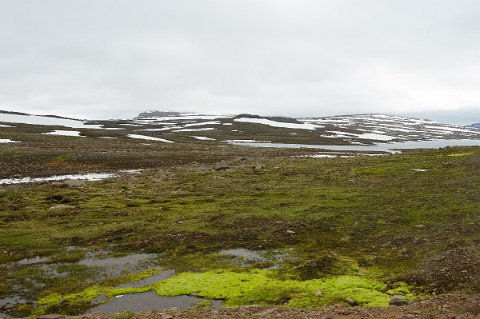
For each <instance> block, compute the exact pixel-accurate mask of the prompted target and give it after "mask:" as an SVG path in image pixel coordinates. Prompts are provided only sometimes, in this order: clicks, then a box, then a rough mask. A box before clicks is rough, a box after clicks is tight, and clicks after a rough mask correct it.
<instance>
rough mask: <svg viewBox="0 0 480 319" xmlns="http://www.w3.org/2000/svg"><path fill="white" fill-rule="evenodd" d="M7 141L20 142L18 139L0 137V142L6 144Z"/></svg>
mask: <svg viewBox="0 0 480 319" xmlns="http://www.w3.org/2000/svg"><path fill="white" fill-rule="evenodd" d="M7 143H20V142H18V141H12V140H11V139H9V138H0V144H7Z"/></svg>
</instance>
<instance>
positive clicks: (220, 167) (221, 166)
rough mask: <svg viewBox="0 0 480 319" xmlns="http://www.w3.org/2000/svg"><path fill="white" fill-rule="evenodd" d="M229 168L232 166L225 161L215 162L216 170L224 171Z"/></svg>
mask: <svg viewBox="0 0 480 319" xmlns="http://www.w3.org/2000/svg"><path fill="white" fill-rule="evenodd" d="M229 168H230V166H229V165H227V164H225V163H223V162H220V163H215V167H214V169H215V170H216V171H224V170H227V169H229Z"/></svg>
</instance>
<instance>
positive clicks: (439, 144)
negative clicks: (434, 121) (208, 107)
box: [226, 139, 480, 153]
mask: <svg viewBox="0 0 480 319" xmlns="http://www.w3.org/2000/svg"><path fill="white" fill-rule="evenodd" d="M226 142H227V143H228V144H231V145H240V146H250V147H273V148H314V149H316V148H318V149H324V150H330V151H378V152H388V153H399V150H408V149H421V148H431V149H438V148H443V147H453V146H480V140H468V139H442V140H430V141H407V142H396V143H382V144H374V145H315V144H286V143H271V142H256V141H250V140H243V141H242V140H227V141H226Z"/></svg>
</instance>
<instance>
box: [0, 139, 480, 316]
mask: <svg viewBox="0 0 480 319" xmlns="http://www.w3.org/2000/svg"><path fill="white" fill-rule="evenodd" d="M79 143H83V141H82V142H79ZM165 147H166V146H165ZM168 147H176V146H168ZM159 148H164V146H161V147H160V146H159ZM185 148H188V147H187V146H185ZM8 149H9V150H10V151H9V152H7V153H3V154H2V155H1V156H0V157H1V160H2V165H4V166H6V165H7V163H8V158H9V156H13V158H15V159H17V160H18V159H19V158H20V159H22V158H24V157H23V155H21V154H26V153H28V152H29V150H28V149H26V148H25V147H23V146H22V147H20V146H8ZM79 149H81V148H75V149H74V150H71V151H68V152H64V153H62V152H60V151H59V152H53V153H51V154H47V151H45V150H42V149H41V148H32V151H31V152H30V153H29V154H30V155H29V156H35V155H34V154H36V153H38V154H43V155H41V156H39V157H38V158H36V160H37V161H40V162H41V161H42V158H43V157H42V156H45V159H48V160H47V162H48V163H50V164H48V165H51V166H52V167H57V166H58V167H60V171H62V169H63V168H64V167H76V168H78V167H82V165H83V164H81V161H82V156H81V152H79ZM234 149H235V150H236V149H237V148H227V149H226V150H224V149H222V148H218V147H217V148H215V149H214V148H211V149H210V148H203V147H198V148H197V146H195V148H192V149H189V150H188V152H190V154H194V155H192V156H191V157H190V155H188V154H187V153H188V152H187V150H186V149H184V150H183V151H182V152H183V153H180V155H179V156H177V157H175V156H174V155H172V154H174V153H175V151H178V150H176V149H175V150H173V149H165V153H164V154H163V155H162V156H163V157H161V160H159V163H156V164H155V162H154V161H153V158H154V157H153V156H152V157H149V156H150V155H146V156H147V157H148V158H149V164H148V165H147V164H145V165H144V167H153V168H151V169H149V170H148V171H145V172H144V173H142V174H141V175H139V176H125V177H120V178H118V179H111V180H104V181H100V182H91V183H87V184H86V185H85V186H83V187H78V188H72V187H64V186H62V185H54V184H52V183H50V184H38V185H20V186H18V185H17V186H3V187H2V188H1V190H0V250H1V251H2V254H1V255H0V263H1V264H0V271H1V272H2V273H4V274H5V275H4V282H3V283H2V284H1V285H0V297H1V296H8V295H10V294H20V295H24V296H26V297H27V298H29V299H33V300H43V301H44V305H48V307H47V308H46V309H48V310H49V311H53V310H55V311H56V312H65V313H78V312H81V311H83V310H85V307H86V304H85V300H89V299H90V298H91V297H92V296H93V295H95V294H96V293H97V292H98V289H100V288H98V287H113V286H114V283H116V282H120V281H121V280H118V281H117V279H118V278H104V279H102V280H101V281H100V282H99V281H98V279H96V277H95V271H94V270H93V269H91V268H90V267H87V266H83V265H79V264H77V263H76V262H77V261H78V260H80V259H82V258H83V255H84V254H85V251H88V250H107V251H109V252H111V253H112V254H129V253H135V252H139V251H143V252H149V253H156V254H160V255H161V258H162V261H161V266H163V267H164V268H173V269H176V270H177V272H178V273H182V272H185V273H183V274H180V275H179V276H177V277H174V278H172V279H169V280H167V281H165V283H163V284H159V285H157V286H155V287H151V288H154V290H155V291H157V292H159V293H161V294H168V293H167V288H166V287H167V286H168V283H169V282H175V280H180V279H182V278H188V280H189V281H191V282H195V280H196V278H197V279H198V278H201V279H202V280H203V281H204V282H205V281H207V280H209V278H214V277H215V276H213V274H214V273H215V274H217V276H219V277H218V278H221V279H218V280H220V281H221V282H223V283H233V282H236V280H239V279H238V278H239V277H240V276H244V275H245V276H250V277H253V278H254V279H252V282H253V283H258V282H262V280H269V283H268V285H264V286H263V287H264V289H256V290H255V291H252V292H251V293H248V294H244V295H241V296H240V295H232V294H229V295H228V297H229V298H227V299H228V300H229V301H228V302H227V304H231V305H237V304H248V303H251V302H255V301H258V300H260V302H264V303H272V304H287V305H291V306H305V305H312V306H315V305H322V304H323V303H324V302H330V301H331V302H335V301H336V300H338V299H339V298H344V297H345V296H346V295H349V296H350V295H351V294H352V289H361V288H362V287H363V286H362V285H366V286H368V287H369V288H368V289H367V291H363V290H362V291H360V290H358V293H357V294H355V295H356V296H363V297H362V298H363V299H362V298H360V299H358V300H357V301H358V302H359V303H361V304H376V305H377V304H382V305H384V304H385V300H386V298H387V297H386V296H388V293H387V294H385V293H384V292H383V291H384V288H385V286H384V284H383V283H386V284H388V288H391V287H393V286H392V285H393V283H394V282H400V281H402V280H407V281H408V280H409V278H410V274H411V273H412V272H415V271H416V270H417V269H420V268H421V267H423V266H422V265H424V263H425V262H428V261H429V260H430V259H431V258H432V257H433V256H435V255H437V254H440V253H441V252H443V251H447V250H448V249H452V247H458V246H469V247H472V249H477V248H476V247H477V246H478V242H480V235H479V232H478V225H480V216H479V215H478V212H479V198H480V184H479V183H478V180H479V174H480V149H478V148H462V149H448V150H436V151H415V152H407V153H404V154H401V155H393V156H385V157H356V158H337V159H308V158H294V157H290V156H285V153H282V151H275V150H264V151H259V153H257V150H242V151H241V155H242V156H241V157H237V156H234V155H233V154H235V152H234V151H232V150H234ZM196 150H199V151H198V152H199V153H196ZM99 152H100V151H99ZM155 152H158V153H160V152H161V150H160V149H158V150H156V151H155ZM276 152H278V153H276ZM289 152H290V151H289ZM291 152H293V151H291ZM298 152H300V153H302V152H304V151H298ZM133 153H135V152H133ZM206 153H210V154H209V155H208V157H207V160H205V161H201V158H202V154H206ZM91 154H93V153H90V155H89V156H91ZM118 154H119V153H116V152H113V151H112V152H109V153H106V154H105V155H102V156H104V157H103V159H101V160H100V159H98V158H97V159H98V168H101V167H110V168H112V167H117V166H118V167H119V168H120V167H121V168H123V165H122V163H119V162H116V160H117V159H118V158H120V157H122V158H123V156H124V155H121V156H120V155H118ZM155 154H157V153H155ZM182 154H184V155H182ZM289 154H290V153H289ZM292 154H293V153H292ZM459 154H460V155H459ZM47 155H48V156H47ZM108 155H111V156H112V157H111V158H108ZM137 155H138V154H134V155H125V157H124V158H123V159H122V161H123V160H125V161H127V159H128V158H129V156H133V158H136V156H137ZM118 156H120V157H118ZM168 156H171V157H172V162H171V164H169V163H168V160H169V157H168ZM182 156H185V157H182ZM87 157H88V156H87ZM138 158H140V157H138ZM179 158H181V160H179ZM91 159H92V158H91V157H90V158H89V159H88V160H85V162H84V165H86V166H85V167H88V168H89V169H91V168H92V167H94V166H92V161H91ZM217 160H225V161H226V162H227V163H228V165H229V166H230V169H228V170H225V171H214V170H211V168H212V167H213V162H215V161H217ZM69 161H71V163H72V164H71V166H68V165H70V164H68V165H67V164H65V163H69ZM139 161H140V160H139ZM258 162H261V163H262V164H264V165H265V168H263V169H254V168H253V166H254V165H255V164H256V163H258ZM32 163H33V162H32ZM131 163H135V160H134V161H133V162H129V165H132V164H131ZM32 165H33V164H32ZM35 165H36V164H35ZM130 168H133V167H130ZM69 169H70V168H69ZM418 169H421V171H418ZM10 170H12V169H10ZM59 203H62V204H66V205H68V207H66V208H60V209H55V208H52V207H53V206H55V205H57V204H59ZM72 247H74V248H73V249H72ZM230 248H247V249H251V250H255V251H262V252H263V253H264V254H265V255H266V256H268V254H271V258H266V260H265V261H253V262H247V263H244V264H241V265H240V264H238V263H237V262H236V260H235V258H229V257H227V256H223V255H219V254H218V253H219V251H221V250H222V249H230ZM274 251H283V252H288V253H286V254H285V257H283V258H280V257H278V256H277V257H274V256H275V254H274V253H272V252H274ZM35 256H45V257H48V258H49V260H48V261H47V265H49V267H45V266H43V264H42V265H38V264H33V265H17V264H15V263H16V262H17V261H19V260H21V259H23V258H30V257H35ZM272 267H273V269H275V272H274V274H275V275H274V276H273V275H272V274H271V273H269V272H270V270H268V271H267V270H265V269H272ZM52 269H53V271H54V272H56V273H58V274H61V275H59V276H56V275H52V274H51V273H52ZM262 269H263V270H262ZM220 270H221V271H223V272H222V273H223V274H224V275H218V273H216V271H220ZM193 272H195V274H194V273H193ZM222 273H220V274H222ZM202 274H203V276H207V277H201V276H202ZM189 276H190V277H189ZM222 276H223V277H222ZM427 277H428V276H427ZM322 278H327V279H322ZM328 278H330V279H328ZM342 278H343V279H348V280H346V282H345V285H346V286H345V287H346V288H345V289H343V288H339V287H344V286H343V283H341V282H338V280H342ZM198 280H200V279H198ZM212 280H213V279H212ZM215 280H217V279H215ZM325 280H326V281H325ZM328 280H331V282H328V283H327V281H328ZM336 280H337V281H336ZM240 281H241V280H240ZM212 282H213V283H214V284H215V285H217V284H218V285H219V284H220V283H218V282H215V281H214V280H213V281H212ZM418 282H419V283H421V285H422V287H429V285H431V284H432V283H431V282H428V280H427V281H423V282H422V281H420V280H419V281H418ZM263 283H264V282H263ZM350 283H354V285H353V286H352V285H350ZM409 283H415V282H413V281H409ZM105 284H108V286H105ZM162 285H166V286H165V287H163V286H162ZM317 285H318V286H317ZM95 287H97V288H95ZM178 287H182V285H178ZM212 287H214V286H213V284H212V286H211V287H210V288H208V289H207V290H205V291H203V292H202V291H201V292H199V291H196V290H195V289H196V288H197V287H194V288H195V289H193V288H192V289H193V290H195V291H194V292H195V293H196V294H198V295H199V296H201V293H203V295H204V296H205V297H209V298H222V293H223V294H225V293H226V292H225V291H224V290H221V289H217V290H215V289H213V288H212ZM317 287H320V290H322V292H323V295H324V297H323V298H316V299H312V298H310V297H312V296H311V294H312V291H313V293H314V292H315V291H316V290H315V289H316V288H317ZM329 287H334V288H331V289H330V288H329ZM422 287H417V288H422ZM449 287H453V288H462V287H463V286H462V283H461V282H459V283H458V285H457V283H455V284H454V285H451V286H449ZM183 288H184V289H185V290H182V291H177V292H176V293H191V292H192V289H190V290H189V289H187V288H188V287H183ZM314 288H315V289H314ZM377 288H378V289H377ZM102 289H103V288H102ZM109 289H110V288H109ZM239 289H240V288H239ZM387 290H388V289H387ZM342 291H344V292H345V291H348V293H346V294H344V293H343V292H342ZM172 293H173V292H172ZM78 294H80V295H78ZM65 296H70V297H65ZM224 296H226V295H224ZM42 298H47V299H42ZM49 298H50V299H49ZM58 298H62V300H63V299H65V298H67V299H68V300H69V298H72V299H71V300H70V301H72V300H73V301H75V300H79V302H78V303H76V302H66V303H65V302H63V303H60V304H57V303H55V302H56V301H58ZM351 298H354V299H355V298H356V297H351ZM48 300H51V301H52V303H49V302H48ZM312 300H315V302H313V301H312ZM54 301H55V302H54ZM30 310H31V309H30ZM30 310H28V311H30Z"/></svg>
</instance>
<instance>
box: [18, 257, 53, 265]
mask: <svg viewBox="0 0 480 319" xmlns="http://www.w3.org/2000/svg"><path fill="white" fill-rule="evenodd" d="M47 260H48V257H40V256H36V257H33V258H24V259H22V260H20V261H18V264H19V265H34V264H40V263H44V262H46V261H47Z"/></svg>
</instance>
